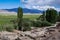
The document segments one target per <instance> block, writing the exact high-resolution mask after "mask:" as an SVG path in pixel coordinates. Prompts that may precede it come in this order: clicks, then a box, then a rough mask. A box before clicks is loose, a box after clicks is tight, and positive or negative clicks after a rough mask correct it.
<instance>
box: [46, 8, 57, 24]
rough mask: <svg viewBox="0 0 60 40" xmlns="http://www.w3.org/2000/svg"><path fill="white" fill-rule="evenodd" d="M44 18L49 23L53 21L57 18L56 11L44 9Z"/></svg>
mask: <svg viewBox="0 0 60 40" xmlns="http://www.w3.org/2000/svg"><path fill="white" fill-rule="evenodd" d="M46 20H47V21H48V22H51V23H55V22H56V20H57V11H56V10H54V9H52V8H50V9H47V10H46Z"/></svg>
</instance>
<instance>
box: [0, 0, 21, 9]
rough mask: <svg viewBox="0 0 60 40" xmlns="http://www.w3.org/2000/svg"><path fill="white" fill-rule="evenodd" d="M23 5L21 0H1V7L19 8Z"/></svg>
mask: <svg viewBox="0 0 60 40" xmlns="http://www.w3.org/2000/svg"><path fill="white" fill-rule="evenodd" d="M19 6H21V5H20V0H0V9H10V8H17V7H19Z"/></svg>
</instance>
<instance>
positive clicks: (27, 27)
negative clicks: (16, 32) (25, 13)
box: [22, 19, 32, 31]
mask: <svg viewBox="0 0 60 40" xmlns="http://www.w3.org/2000/svg"><path fill="white" fill-rule="evenodd" d="M22 24H23V31H29V30H31V26H32V24H31V21H30V20H29V19H24V20H23V23H22Z"/></svg>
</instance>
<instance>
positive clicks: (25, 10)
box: [3, 8, 43, 13]
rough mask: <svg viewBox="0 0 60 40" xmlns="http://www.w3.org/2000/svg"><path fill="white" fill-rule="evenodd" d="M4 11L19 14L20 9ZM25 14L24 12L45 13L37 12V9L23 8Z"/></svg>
mask: <svg viewBox="0 0 60 40" xmlns="http://www.w3.org/2000/svg"><path fill="white" fill-rule="evenodd" d="M3 10H7V11H9V12H17V10H18V8H13V9H3ZM23 12H24V13H42V12H43V11H41V10H37V9H27V8H23Z"/></svg>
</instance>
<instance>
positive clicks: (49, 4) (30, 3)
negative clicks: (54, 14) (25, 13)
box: [22, 0, 60, 10]
mask: <svg viewBox="0 0 60 40" xmlns="http://www.w3.org/2000/svg"><path fill="white" fill-rule="evenodd" d="M22 3H23V4H24V6H25V8H30V9H39V10H46V9H48V8H54V9H56V10H59V9H60V8H56V7H55V6H58V5H59V4H60V0H22Z"/></svg>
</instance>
